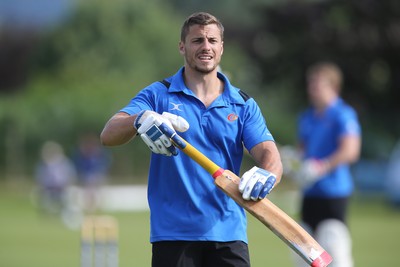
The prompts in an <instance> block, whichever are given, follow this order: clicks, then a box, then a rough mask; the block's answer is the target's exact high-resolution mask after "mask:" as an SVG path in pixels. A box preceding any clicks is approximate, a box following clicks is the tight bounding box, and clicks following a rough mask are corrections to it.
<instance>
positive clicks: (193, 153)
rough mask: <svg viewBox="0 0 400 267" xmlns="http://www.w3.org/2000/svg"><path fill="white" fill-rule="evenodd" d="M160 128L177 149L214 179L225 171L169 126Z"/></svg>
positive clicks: (162, 125) (163, 124)
mask: <svg viewBox="0 0 400 267" xmlns="http://www.w3.org/2000/svg"><path fill="white" fill-rule="evenodd" d="M159 128H160V130H161V131H162V132H163V133H164V134H165V135H166V136H167V137H168V138H169V139H171V141H172V143H173V144H174V145H175V146H176V147H177V148H179V149H180V150H182V151H183V152H184V153H185V154H186V155H188V156H189V157H190V158H192V159H193V160H194V161H196V162H197V163H198V164H200V166H202V167H203V168H204V169H205V170H206V171H207V172H208V173H210V174H211V175H212V177H213V178H214V179H215V178H217V177H218V176H220V175H221V174H222V173H223V172H224V169H222V168H221V167H219V166H218V165H217V164H215V163H214V162H213V161H211V160H210V159H209V158H207V157H206V156H205V155H204V154H203V153H201V152H200V151H198V150H197V149H196V148H195V147H193V146H192V145H191V144H189V143H188V142H186V140H185V139H183V138H182V137H181V136H179V135H178V134H177V133H176V132H175V131H173V130H172V129H171V128H170V127H169V126H168V125H166V124H165V123H162V124H161V125H160V126H159Z"/></svg>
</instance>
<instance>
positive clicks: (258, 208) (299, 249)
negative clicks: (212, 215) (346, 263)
mask: <svg viewBox="0 0 400 267" xmlns="http://www.w3.org/2000/svg"><path fill="white" fill-rule="evenodd" d="M160 130H161V131H162V132H163V133H164V134H165V135H166V136H167V137H168V138H170V140H171V141H172V143H173V144H174V145H175V146H176V147H177V148H179V149H180V150H181V151H183V152H184V153H185V154H186V155H188V156H189V157H190V158H192V159H193V160H194V161H195V162H197V163H198V164H199V165H200V166H202V167H203V168H204V169H205V170H206V171H207V172H208V173H210V174H211V175H212V177H213V178H214V183H215V184H216V186H217V187H218V188H220V189H221V190H222V191H223V192H224V193H225V194H227V195H228V196H229V197H231V198H232V199H233V200H235V201H236V203H237V204H239V205H240V206H241V207H243V208H244V209H245V210H246V211H247V212H249V213H250V214H251V215H253V216H254V217H256V218H257V219H258V220H259V221H260V222H262V223H263V224H264V225H265V226H267V227H268V228H269V229H270V230H271V231H272V232H273V233H274V234H275V235H277V236H278V237H279V238H280V239H281V240H282V241H283V242H285V243H286V244H287V245H288V246H289V247H290V248H292V249H293V250H294V251H295V252H296V253H297V254H298V255H300V256H301V257H302V258H303V259H304V260H305V261H306V262H307V263H308V264H309V265H310V266H312V267H325V266H328V265H329V264H330V263H331V262H332V257H331V256H330V255H329V253H328V252H326V251H325V250H324V249H323V248H322V247H321V245H319V244H318V242H317V241H316V240H315V239H314V238H313V237H312V236H311V235H310V234H309V233H308V232H307V231H306V230H304V229H303V228H302V227H301V226H300V225H299V224H298V223H297V222H296V221H295V220H294V219H292V218H291V217H290V216H289V215H287V214H286V213H285V212H284V211H282V210H281V209H280V208H278V207H277V206H276V205H275V204H273V203H272V202H271V201H270V200H268V199H267V198H265V199H262V200H260V201H250V200H244V199H243V198H242V195H241V193H240V192H239V189H238V186H239V183H240V177H238V176H237V175H236V174H234V173H233V172H231V171H229V170H224V169H223V168H221V167H220V166H218V165H217V164H215V163H214V162H213V161H211V160H210V159H209V158H207V157H206V156H205V155H204V154H202V153H201V152H200V151H198V150H197V149H196V148H195V147H193V146H192V145H191V144H189V143H188V142H187V141H186V140H184V139H183V138H182V137H181V136H179V135H178V134H177V133H175V132H172V131H171V129H170V128H169V127H168V126H166V125H165V124H161V125H160Z"/></svg>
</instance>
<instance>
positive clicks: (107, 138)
mask: <svg viewBox="0 0 400 267" xmlns="http://www.w3.org/2000/svg"><path fill="white" fill-rule="evenodd" d="M135 118H136V115H133V116H130V115H128V114H126V113H117V114H115V115H114V116H113V117H112V118H111V119H110V120H109V121H108V122H107V124H106V125H105V126H104V129H103V131H102V132H101V134H100V140H101V143H102V144H103V145H105V146H117V145H122V144H125V143H127V142H129V141H130V140H131V139H132V138H133V137H135V135H136V129H135V128H134V127H133V122H134V120H135Z"/></svg>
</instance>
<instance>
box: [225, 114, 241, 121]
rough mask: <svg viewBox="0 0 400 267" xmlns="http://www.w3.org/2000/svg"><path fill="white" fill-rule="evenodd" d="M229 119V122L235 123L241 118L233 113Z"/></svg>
mask: <svg viewBox="0 0 400 267" xmlns="http://www.w3.org/2000/svg"><path fill="white" fill-rule="evenodd" d="M227 118H228V121H235V120H237V119H238V118H239V116H238V115H236V114H235V113H231V114H229V115H228V117H227Z"/></svg>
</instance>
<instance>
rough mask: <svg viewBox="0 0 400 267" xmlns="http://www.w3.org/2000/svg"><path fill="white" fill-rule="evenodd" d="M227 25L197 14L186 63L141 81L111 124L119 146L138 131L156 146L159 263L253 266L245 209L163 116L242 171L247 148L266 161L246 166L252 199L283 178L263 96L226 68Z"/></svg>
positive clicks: (151, 189) (106, 139) (152, 195)
mask: <svg viewBox="0 0 400 267" xmlns="http://www.w3.org/2000/svg"><path fill="white" fill-rule="evenodd" d="M223 33H224V28H223V26H222V24H221V23H220V21H219V20H218V19H217V18H215V17H214V16H212V15H211V14H208V13H203V12H199V13H194V14H192V15H191V16H189V17H188V18H187V19H186V21H185V22H184V24H183V26H182V29H181V40H180V42H179V53H180V54H181V55H182V56H183V58H184V66H183V67H182V68H181V69H179V70H178V72H177V73H176V74H174V75H173V76H171V77H169V78H166V79H165V80H164V81H163V82H155V83H153V84H151V85H149V86H148V87H146V88H144V89H143V90H141V91H140V92H139V93H138V94H137V95H136V96H135V97H134V98H133V99H132V100H131V101H130V102H129V104H128V105H127V106H126V107H124V108H123V109H121V110H120V112H118V113H117V114H115V115H114V116H113V117H112V118H111V119H110V120H109V121H108V122H107V124H106V126H105V127H104V129H103V131H102V133H101V141H102V143H103V144H104V145H109V146H114V145H120V144H124V143H126V142H128V141H130V140H131V139H132V138H134V137H135V135H136V134H138V135H139V136H140V137H141V138H142V139H143V141H144V142H145V143H146V144H147V145H148V147H149V148H150V149H151V151H152V152H153V153H152V155H151V163H150V171H149V177H148V201H149V206H150V213H151V215H150V231H151V233H150V242H151V243H152V266H153V267H161V266H162V267H166V266H167V267H168V266H171V267H176V266H191V267H192V266H204V267H213V266H215V267H217V266H218V267H223V266H246V267H248V266H250V259H249V252H248V246H247V234H246V227H247V221H246V214H245V211H244V210H243V209H242V208H241V207H240V206H238V205H237V204H236V203H235V202H234V201H233V200H232V199H231V198H229V197H228V196H226V195H225V194H224V193H223V192H222V191H221V190H219V189H218V188H217V187H216V186H215V185H214V183H213V179H212V178H211V176H210V175H209V174H208V173H207V171H205V170H204V169H202V168H201V167H200V166H199V165H198V164H197V163H195V162H194V161H193V160H191V159H190V158H189V157H187V156H186V155H185V154H184V153H178V151H177V150H176V149H175V148H174V147H173V146H172V144H171V142H170V140H169V139H168V138H166V136H165V135H164V134H163V132H161V131H160V130H159V128H158V126H160V125H161V124H162V123H164V124H167V125H168V126H169V127H170V128H171V129H172V130H173V131H175V130H177V131H180V132H181V133H180V135H181V136H182V137H183V138H184V139H186V140H187V141H188V142H189V143H191V144H192V145H193V146H194V147H196V148H197V149H198V150H200V151H201V152H202V153H204V154H205V155H206V156H207V157H209V158H210V159H211V160H212V161H214V162H215V163H216V164H217V165H219V166H221V167H222V168H224V169H229V170H231V171H233V172H234V173H236V174H239V171H240V165H241V162H242V157H243V152H244V149H247V150H248V151H249V153H250V154H251V155H252V157H253V158H254V160H255V162H256V164H257V166H258V167H254V168H252V169H251V170H249V171H247V172H246V173H245V174H244V175H243V176H242V180H241V192H242V193H243V195H242V196H243V198H244V199H248V200H250V201H257V200H259V199H262V198H264V197H266V195H267V194H268V193H269V192H270V190H271V189H272V187H273V185H276V184H277V183H278V182H279V181H280V178H281V174H282V164H281V160H280V155H279V152H278V149H277V147H276V144H275V142H274V139H273V137H272V135H271V133H270V132H269V130H268V128H267V125H266V122H265V119H264V118H263V116H262V114H261V111H260V109H259V107H258V105H257V104H256V102H255V101H254V99H252V98H250V97H248V96H247V95H246V94H245V93H243V92H242V91H241V90H239V89H238V88H236V87H234V86H232V85H231V84H230V82H229V80H228V79H227V77H226V76H224V75H223V74H222V73H220V72H218V66H219V64H220V60H221V56H222V54H223V44H224V43H223V36H224V34H223Z"/></svg>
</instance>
